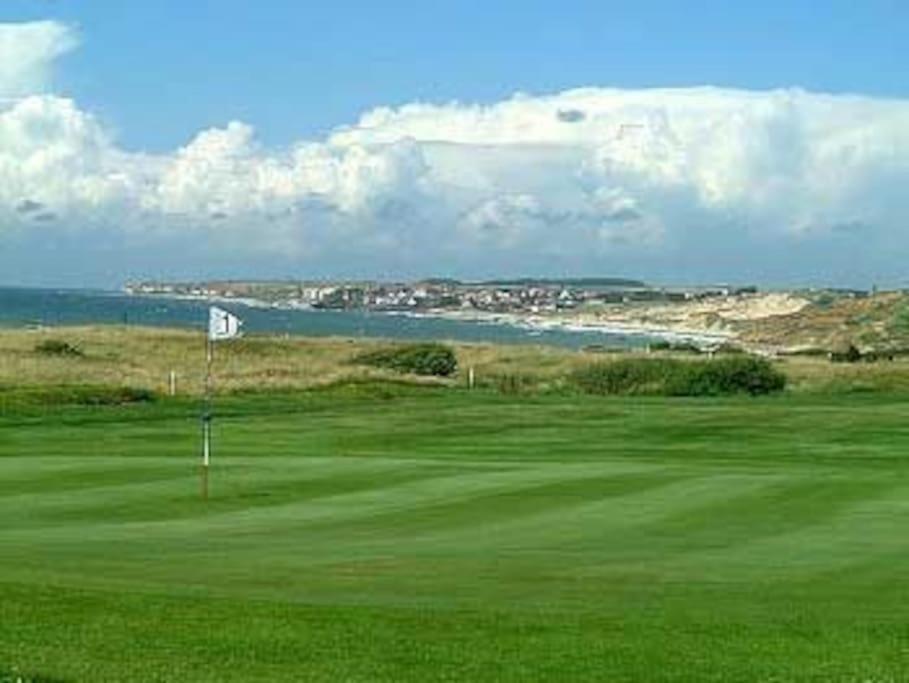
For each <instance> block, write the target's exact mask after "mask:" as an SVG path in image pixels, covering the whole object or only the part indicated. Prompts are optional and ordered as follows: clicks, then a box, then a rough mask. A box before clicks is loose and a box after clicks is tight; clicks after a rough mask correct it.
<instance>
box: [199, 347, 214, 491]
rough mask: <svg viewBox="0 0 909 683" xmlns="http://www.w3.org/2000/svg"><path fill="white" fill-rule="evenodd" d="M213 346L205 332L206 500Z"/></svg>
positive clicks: (204, 462)
mask: <svg viewBox="0 0 909 683" xmlns="http://www.w3.org/2000/svg"><path fill="white" fill-rule="evenodd" d="M213 354H214V346H213V343H212V339H211V335H210V334H209V333H208V331H206V334H205V399H204V403H203V408H202V470H201V475H202V482H201V484H202V500H208V466H209V463H210V462H211V417H212V415H211V363H212V356H213Z"/></svg>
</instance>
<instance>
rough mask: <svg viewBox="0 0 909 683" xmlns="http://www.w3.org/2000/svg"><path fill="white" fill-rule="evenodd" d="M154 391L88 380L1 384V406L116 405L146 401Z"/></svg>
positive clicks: (151, 396) (149, 399)
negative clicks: (31, 385)
mask: <svg viewBox="0 0 909 683" xmlns="http://www.w3.org/2000/svg"><path fill="white" fill-rule="evenodd" d="M155 399H156V396H155V393H154V392H153V391H151V390H149V389H143V388H140V387H105V386H93V385H90V384H70V385H57V386H37V387H13V388H4V389H3V391H2V394H0V408H15V407H17V406H20V407H30V406H31V407H37V406H58V405H74V406H75V405H79V406H116V405H127V404H131V403H149V402H151V401H154V400H155Z"/></svg>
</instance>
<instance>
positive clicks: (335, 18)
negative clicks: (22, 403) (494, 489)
mask: <svg viewBox="0 0 909 683" xmlns="http://www.w3.org/2000/svg"><path fill="white" fill-rule="evenodd" d="M907 25H909V4H907V3H905V2H902V1H892V2H885V1H883V0H881V1H878V2H874V1H869V2H864V3H854V2H839V1H837V0H831V1H829V2H825V3H815V2H792V1H790V2H773V1H769V2H761V3H757V2H755V3H730V2H695V1H692V0H689V1H687V2H645V1H640V2H635V3H628V2H614V3H613V2H603V1H600V2H563V3H552V2H535V1H532V0H524V1H523V2H516V1H513V0H502V1H500V2H496V3H491V2H488V0H487V2H482V3H481V2H474V1H472V0H462V1H460V2H445V1H440V2H435V3H426V2H391V1H389V2H383V3H376V2H344V1H343V0H337V1H335V2H332V3H299V2H289V1H285V2H279V1H277V0H260V1H259V2H248V1H247V2H241V1H240V0H219V1H217V2H203V1H198V2H192V3H188V2H184V1H182V0H157V1H156V2H153V3H151V2H146V3H124V2H120V1H114V0H92V2H90V3H89V2H84V0H83V1H79V0H0V284H8V285H17V284H18V285H44V286H72V287H78V286H85V287H117V286H120V285H121V284H123V283H124V282H125V281H127V280H134V279H154V278H161V279H202V278H215V277H220V278H227V277H257V278H268V277H274V278H285V277H293V278H331V277H337V278H345V277H356V278H359V277H376V278H385V279H401V278H416V277H423V276H430V275H432V276H454V277H462V278H481V277H491V276H519V275H539V276H549V277H558V276H594V275H600V276H629V277H640V278H644V279H647V280H649V281H653V282H660V283H667V284H668V283H672V284H681V283H693V282H701V283H704V282H714V283H715V282H730V283H738V284H751V283H755V284H759V285H763V286H785V285H817V286H822V285H842V286H862V287H870V286H872V285H878V286H909V274H907V269H906V266H905V263H906V261H907V257H909V193H907V192H906V189H905V188H906V187H907V181H909V71H907V70H906V68H905V65H906V64H907V63H909V54H907V52H909V47H907V45H906V41H905V40H904V34H905V26H907Z"/></svg>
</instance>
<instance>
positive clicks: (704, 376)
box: [571, 356, 786, 396]
mask: <svg viewBox="0 0 909 683" xmlns="http://www.w3.org/2000/svg"><path fill="white" fill-rule="evenodd" d="M571 381H572V382H573V384H575V386H577V387H579V388H580V389H581V390H582V391H585V392H586V393H590V394H602V395H608V394H650V395H662V396H720V395H725V394H751V395H753V396H756V395H759V394H769V393H773V392H776V391H782V390H783V389H784V388H785V387H786V376H785V375H783V374H782V373H781V372H779V371H778V370H777V369H776V368H774V367H773V366H772V365H771V364H770V363H769V362H768V361H766V360H764V359H763V358H754V357H750V356H735V357H730V358H722V359H717V360H712V361H706V362H705V361H681V360H676V359H668V358H658V359H649V358H629V359H623V360H618V361H615V362H612V363H598V364H594V365H590V366H587V367H585V368H581V369H579V370H577V371H575V372H574V373H573V374H572V376H571Z"/></svg>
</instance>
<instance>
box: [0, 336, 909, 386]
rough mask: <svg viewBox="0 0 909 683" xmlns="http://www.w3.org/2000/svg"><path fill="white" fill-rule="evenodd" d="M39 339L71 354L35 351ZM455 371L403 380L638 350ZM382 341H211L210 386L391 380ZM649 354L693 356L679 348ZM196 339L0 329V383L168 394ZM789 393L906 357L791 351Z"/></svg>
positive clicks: (469, 356)
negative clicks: (844, 358)
mask: <svg viewBox="0 0 909 683" xmlns="http://www.w3.org/2000/svg"><path fill="white" fill-rule="evenodd" d="M48 342H58V343H63V344H66V345H67V347H68V348H71V349H74V350H75V351H76V353H70V352H67V353H61V354H53V353H46V352H42V351H40V350H39V348H40V347H42V345H47V344H48ZM453 346H454V348H455V351H456V354H457V361H458V371H457V372H456V373H455V374H454V375H452V376H451V377H450V378H448V379H445V380H436V379H431V378H425V377H424V378H422V379H420V378H417V377H409V378H407V381H413V382H417V381H420V382H441V383H443V384H447V385H464V384H465V383H466V381H467V378H466V375H467V373H468V371H469V368H473V369H474V374H475V378H476V382H477V384H478V386H480V387H481V388H487V389H491V390H495V391H500V392H504V393H511V394H521V393H529V394H539V393H552V392H559V391H563V390H565V389H566V388H567V389H571V386H570V385H571V382H570V378H571V377H572V375H573V374H574V373H576V372H577V371H578V370H579V369H583V368H585V367H587V366H589V365H591V364H593V363H601V362H603V361H608V360H616V359H623V358H629V357H636V356H642V355H644V354H643V353H641V352H637V353H608V352H607V353H603V352H593V351H589V352H588V351H571V350H565V349H559V348H551V347H543V346H495V345H488V344H455V345H453ZM384 347H385V344H384V343H383V342H381V341H375V340H351V339H324V338H319V339H316V338H301V337H290V338H280V337H250V338H247V339H243V340H239V341H233V342H229V343H227V344H224V345H221V346H219V347H218V350H217V353H216V355H215V367H214V371H215V378H216V384H215V389H216V391H217V392H220V393H230V392H235V391H249V390H258V391H273V390H291V389H306V388H311V387H316V386H325V385H330V384H334V383H338V382H344V381H351V380H353V381H356V380H370V379H383V380H384V379H392V378H397V379H400V377H399V376H398V375H396V373H394V372H393V371H392V370H383V369H380V368H375V367H370V366H368V365H364V364H358V363H356V362H354V361H355V360H356V359H357V358H358V357H363V356H364V355H368V354H370V353H373V352H375V351H377V350H380V349H382V348H384ZM649 357H655V358H673V359H683V360H693V359H695V357H694V356H691V355H690V354H684V353H675V352H660V353H655V354H650V356H649ZM203 359H204V340H203V337H202V335H201V334H199V333H192V332H187V331H180V330H161V329H151V328H139V327H116V326H111V327H66V328H59V329H46V330H39V331H33V330H0V387H6V388H7V389H8V388H10V387H19V388H21V387H48V386H60V385H74V384H80V385H92V386H99V387H118V388H119V387H130V388H135V389H146V390H149V391H152V392H155V393H157V394H165V393H167V391H168V384H169V376H170V372H171V371H174V372H175V373H176V376H177V391H178V394H180V395H183V396H198V395H199V394H200V393H201V391H202V374H203V371H204V367H203ZM774 366H775V367H776V368H777V369H778V370H780V371H781V372H782V373H783V374H785V375H786V377H787V379H788V383H787V391H789V392H792V393H856V392H909V358H907V357H902V356H899V357H897V358H896V360H894V361H892V362H891V361H880V362H876V363H856V364H849V363H830V362H828V361H827V360H826V359H825V358H814V357H792V358H785V359H782V360H780V361H777V362H775V363H774Z"/></svg>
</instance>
